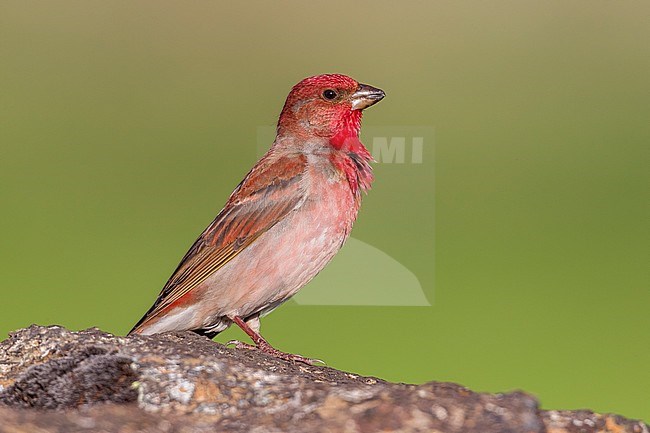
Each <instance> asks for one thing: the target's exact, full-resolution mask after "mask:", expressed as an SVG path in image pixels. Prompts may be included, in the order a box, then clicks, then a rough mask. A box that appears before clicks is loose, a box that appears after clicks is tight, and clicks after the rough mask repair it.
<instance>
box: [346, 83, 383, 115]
mask: <svg viewBox="0 0 650 433" xmlns="http://www.w3.org/2000/svg"><path fill="white" fill-rule="evenodd" d="M384 96H386V94H385V93H384V91H383V90H381V89H377V88H376V87H372V86H369V85H367V84H359V88H358V89H357V91H356V92H354V93H353V94H352V95H351V96H350V101H351V102H352V109H353V110H363V109H364V108H368V107H370V106H371V105H374V104H376V103H377V102H379V101H381V100H382V99H384Z"/></svg>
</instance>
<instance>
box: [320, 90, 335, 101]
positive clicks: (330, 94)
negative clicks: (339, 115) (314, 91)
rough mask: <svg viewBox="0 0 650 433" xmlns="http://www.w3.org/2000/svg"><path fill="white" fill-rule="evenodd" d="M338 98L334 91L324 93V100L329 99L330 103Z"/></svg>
mask: <svg viewBox="0 0 650 433" xmlns="http://www.w3.org/2000/svg"><path fill="white" fill-rule="evenodd" d="M337 96H338V95H337V93H336V91H335V90H332V89H327V90H325V91H324V92H323V98H325V99H329V100H330V101H331V100H333V99H335V98H336V97H337Z"/></svg>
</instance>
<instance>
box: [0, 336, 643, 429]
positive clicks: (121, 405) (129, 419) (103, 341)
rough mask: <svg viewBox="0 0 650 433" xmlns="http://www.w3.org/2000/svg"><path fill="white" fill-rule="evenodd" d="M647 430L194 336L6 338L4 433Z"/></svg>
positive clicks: (517, 399)
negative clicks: (314, 363) (292, 359)
mask: <svg viewBox="0 0 650 433" xmlns="http://www.w3.org/2000/svg"><path fill="white" fill-rule="evenodd" d="M214 431H232V432H240V431H241V432H245V431H246V432H248V431H252V432H302V431H304V432H320V431H323V432H378V431H400V432H432V431H433V432H463V433H472V432H477V433H478V432H480V433H491V432H500V433H508V432H513V433H514V432H518V433H528V432H530V433H536V432H549V433H564V432H567V433H568V432H576V433H577V432H580V433H592V432H594V433H595V432H612V433H627V432H633V433H650V430H649V428H648V426H647V425H646V424H643V423H642V422H638V421H631V420H626V419H624V418H622V417H619V416H616V415H599V414H594V413H592V412H589V411H573V412H570V411H565V412H561V411H541V410H539V408H538V403H537V401H536V400H535V398H533V397H532V396H530V395H527V394H525V393H521V392H514V393H509V394H481V393H475V392H472V391H470V390H468V389H466V388H464V387H462V386H459V385H455V384H450V383H437V382H431V383H426V384H423V385H405V384H397V383H388V382H385V381H383V380H380V379H377V378H373V377H362V376H359V375H356V374H352V373H346V372H342V371H338V370H334V369H331V368H327V367H311V366H306V365H301V364H293V363H288V362H285V361H281V360H277V359H275V358H271V357H268V356H266V355H264V354H262V353H259V352H258V351H256V350H246V349H239V350H235V349H230V348H227V347H225V346H223V345H221V344H218V343H214V342H212V341H210V340H208V339H206V338H204V337H200V336H197V335H194V334H192V333H177V334H163V335H157V336H150V337H147V336H136V337H129V338H126V337H117V336H113V335H111V334H107V333H104V332H101V331H99V330H97V329H89V330H86V331H81V332H71V331H68V330H66V329H64V328H61V327H56V326H51V327H38V326H32V327H30V328H27V329H23V330H20V331H17V332H15V333H13V334H11V336H10V337H9V338H8V339H7V340H5V341H3V342H2V343H0V432H2V433H5V432H6V433H9V432H12V433H19V432H30V433H32V432H39V433H40V432H43V433H46V432H71V433H72V432H124V433H126V432H170V433H171V432H188V433H189V432H214Z"/></svg>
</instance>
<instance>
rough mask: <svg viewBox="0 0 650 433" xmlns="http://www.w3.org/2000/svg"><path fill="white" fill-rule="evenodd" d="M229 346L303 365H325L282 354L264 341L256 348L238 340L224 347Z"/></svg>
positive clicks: (308, 359) (317, 361)
mask: <svg viewBox="0 0 650 433" xmlns="http://www.w3.org/2000/svg"><path fill="white" fill-rule="evenodd" d="M230 345H233V346H235V349H248V350H252V349H257V350H259V351H260V352H262V353H266V354H267V355H271V356H273V357H275V358H280V359H284V360H285V361H290V362H302V363H303V364H307V365H316V364H323V365H325V361H322V360H320V359H312V358H307V357H304V356H302V355H296V354H293V353H286V352H282V351H281V350H278V349H276V348H275V347H273V346H271V345H270V344H269V343H268V342H267V341H266V340H262V341H260V342H259V343H258V344H257V346H253V345H252V344H248V343H244V342H242V341H239V340H230V341H229V342H228V343H226V346H230Z"/></svg>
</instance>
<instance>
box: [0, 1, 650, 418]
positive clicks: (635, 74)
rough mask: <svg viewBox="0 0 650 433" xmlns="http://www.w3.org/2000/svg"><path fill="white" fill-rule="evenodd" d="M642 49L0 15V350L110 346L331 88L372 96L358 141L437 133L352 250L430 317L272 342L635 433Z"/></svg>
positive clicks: (381, 171)
mask: <svg viewBox="0 0 650 433" xmlns="http://www.w3.org/2000/svg"><path fill="white" fill-rule="evenodd" d="M649 40H650V3H649V2H647V1H618V2H614V1H599V0H590V1H573V2H565V1H549V2H531V1H502V0H499V1H492V2H468V1H444V2H443V1H436V2H412V3H404V2H387V1H385V2H376V1H374V2H354V3H350V2H328V4H327V6H325V5H318V6H317V5H315V4H314V5H312V6H307V5H304V4H301V3H298V2H294V3H291V2H282V3H270V2H269V3H266V2H246V3H244V4H235V2H162V1H158V2H132V1H111V2H105V1H88V0H83V1H82V0H80V1H60V2H50V1H41V2H35V1H24V0H21V1H3V2H1V3H0V62H1V69H0V110H1V112H0V122H1V123H0V200H1V201H0V203H1V209H0V211H1V212H0V223H1V227H2V229H1V233H2V242H1V243H0V262H1V263H2V265H1V272H2V273H1V276H2V279H1V280H0V281H1V282H0V294H1V295H2V307H1V314H0V332H1V333H2V335H3V336H4V335H6V333H7V332H9V331H10V330H13V329H16V328H19V327H23V326H27V325H29V324H30V323H33V322H36V323H40V324H53V323H57V324H62V325H65V326H67V327H70V328H73V329H80V328H86V327H90V326H98V327H100V328H102V329H104V330H106V331H110V332H114V333H125V332H127V331H128V329H129V328H130V327H131V325H133V323H134V322H135V321H136V320H137V319H139V318H140V316H141V314H142V313H143V312H144V311H145V310H146V309H147V308H148V307H149V306H150V304H151V303H152V302H153V300H154V298H155V296H156V295H157V293H158V291H159V289H160V287H161V286H162V284H163V283H164V282H165V280H166V279H167V277H168V276H169V274H170V273H171V271H172V270H173V269H174V267H175V266H176V264H177V262H178V260H179V259H180V257H181V256H182V255H183V254H184V253H185V251H186V249H187V247H188V246H189V245H190V244H191V242H192V241H193V240H194V239H195V237H196V235H198V233H200V231H201V230H202V229H203V228H204V227H205V225H206V224H207V223H209V222H210V221H211V219H212V218H213V216H214V215H215V214H216V212H217V211H218V210H219V209H220V208H221V206H222V204H223V203H224V201H225V199H226V198H227V196H228V194H229V193H230V191H231V190H232V189H233V187H234V186H235V185H236V184H237V183H238V182H239V181H240V180H241V178H242V177H243V175H244V174H245V173H246V172H247V171H248V169H249V168H250V167H251V166H252V164H253V163H254V162H255V160H256V158H257V151H256V134H257V128H258V127H260V126H265V125H272V124H274V123H275V120H276V118H277V115H278V113H279V110H280V108H281V106H282V103H283V102H284V98H285V96H286V94H287V92H288V90H289V89H290V87H291V86H292V85H293V84H294V83H295V82H297V81H298V80H300V79H301V78H303V77H305V76H308V75H313V74H317V73H324V72H343V73H347V74H349V75H352V76H353V77H355V78H357V79H359V80H360V81H364V82H367V83H370V84H373V85H376V86H379V87H381V88H383V89H384V90H386V92H387V94H388V97H387V98H386V100H385V101H383V102H382V103H381V104H379V105H377V106H376V107H373V108H372V109H371V110H369V111H368V112H367V114H366V116H365V125H366V126H367V127H384V126H392V125H397V126H408V125H413V126H415V127H433V128H434V130H435V137H426V139H425V149H424V154H423V163H422V164H408V163H405V164H378V165H376V177H377V181H376V183H375V187H374V189H373V191H372V192H371V194H370V195H369V196H368V197H367V199H366V200H365V202H364V206H363V209H362V212H361V215H360V218H359V221H358V223H357V225H356V227H355V230H354V233H353V236H354V237H356V238H357V239H359V240H362V241H363V242H365V243H368V244H370V245H373V246H374V247H376V248H378V249H380V250H381V251H383V252H386V253H387V254H389V255H390V256H392V257H393V258H395V259H396V260H398V261H399V262H400V263H401V264H403V265H404V266H405V267H406V268H408V269H409V270H410V271H411V272H413V273H414V274H415V275H416V276H417V278H418V279H419V281H420V283H421V284H422V287H423V288H424V289H425V292H426V295H427V297H428V299H429V301H430V302H431V303H432V306H430V307H388V306H386V307H357V306H355V307H352V306H348V307H342V306H331V307H328V306H304V305H298V304H296V303H295V302H294V303H289V304H287V305H285V306H283V307H282V308H281V309H279V310H278V311H276V312H275V313H273V314H272V315H271V316H269V317H267V318H266V320H264V322H263V332H264V333H265V335H266V336H267V337H268V338H269V340H270V341H271V342H273V343H274V344H275V345H276V346H278V347H279V348H281V349H284V350H288V351H294V352H299V353H303V354H306V355H310V356H315V357H319V358H323V359H326V360H327V361H328V363H329V364H330V365H331V366H334V367H337V368H341V369H347V370H351V371H356V372H359V373H363V374H369V375H376V376H380V377H383V378H386V379H390V380H396V381H405V382H423V381H427V380H434V379H435V380H445V381H455V382H460V383H462V384H464V385H466V386H469V387H471V388H474V389H477V390H485V391H504V390H510V389H515V388H521V389H525V390H527V391H529V392H531V393H534V394H536V395H537V396H538V397H539V398H540V399H541V401H542V403H543V406H544V407H546V408H582V407H589V408H592V409H594V410H596V411H612V412H618V413H621V414H623V415H626V416H629V417H637V418H644V419H645V420H650V395H649V392H648V390H649V389H650V369H649V368H648V366H649V365H650V342H649V335H648V334H649V330H650V315H648V305H649V303H650V290H649V275H648V272H647V265H648V262H649V259H650V257H649V255H648V251H649V250H648V244H649V240H650V239H649V236H648V233H649V231H648V216H649V212H648V202H649V201H648V199H649V197H648V181H649V175H648V163H649V162H650V158H649V152H648V144H649V143H650V126H649V125H650V122H649V119H650V80H649V79H648V77H649V76H650V44H648V41H649ZM434 139H435V142H434ZM269 144H270V143H269ZM407 160H408V157H407ZM322 278H326V276H322ZM359 281H360V278H359V276H358V275H356V276H350V280H349V282H348V281H347V280H346V279H345V278H339V279H336V280H333V282H332V284H349V286H350V287H349V290H354V288H355V285H358V284H360V282H359ZM394 290H395V291H399V290H400V287H395V288H394ZM233 337H237V338H244V336H243V334H241V333H240V332H239V331H238V330H229V331H228V332H227V333H225V334H223V335H222V336H220V337H219V338H218V339H219V341H225V340H227V339H230V338H233Z"/></svg>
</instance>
